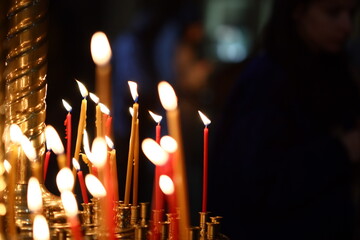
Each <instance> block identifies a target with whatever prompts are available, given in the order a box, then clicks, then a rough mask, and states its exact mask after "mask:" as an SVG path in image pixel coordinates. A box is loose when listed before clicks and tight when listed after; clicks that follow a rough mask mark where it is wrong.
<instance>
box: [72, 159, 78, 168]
mask: <svg viewBox="0 0 360 240" xmlns="http://www.w3.org/2000/svg"><path fill="white" fill-rule="evenodd" d="M72 164H73V166H74V168H75V169H76V170H77V171H79V170H80V164H79V162H78V160H76V159H75V158H73V159H72Z"/></svg>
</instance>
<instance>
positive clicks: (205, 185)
mask: <svg viewBox="0 0 360 240" xmlns="http://www.w3.org/2000/svg"><path fill="white" fill-rule="evenodd" d="M198 112H199V115H200V117H201V120H202V121H203V123H204V126H205V127H204V165H203V192H202V212H206V211H207V192H208V148H209V129H208V125H209V124H210V123H211V121H210V119H208V118H207V117H206V116H205V115H204V114H203V113H202V112H200V111H198Z"/></svg>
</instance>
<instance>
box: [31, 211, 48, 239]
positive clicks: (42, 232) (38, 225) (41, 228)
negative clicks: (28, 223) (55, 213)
mask: <svg viewBox="0 0 360 240" xmlns="http://www.w3.org/2000/svg"><path fill="white" fill-rule="evenodd" d="M33 236H34V240H49V239H50V231H49V225H48V223H47V220H46V218H45V217H44V216H43V215H41V214H37V215H36V216H35V218H34V224H33Z"/></svg>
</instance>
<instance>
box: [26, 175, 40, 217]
mask: <svg viewBox="0 0 360 240" xmlns="http://www.w3.org/2000/svg"><path fill="white" fill-rule="evenodd" d="M27 205H28V208H29V210H30V211H32V212H39V211H40V210H41V209H42V206H43V202H42V193H41V188H40V183H39V181H38V180H37V178H35V177H31V178H30V179H29V182H28V188H27Z"/></svg>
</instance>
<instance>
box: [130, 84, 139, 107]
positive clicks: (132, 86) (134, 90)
mask: <svg viewBox="0 0 360 240" xmlns="http://www.w3.org/2000/svg"><path fill="white" fill-rule="evenodd" d="M128 84H129V88H130V92H131V96H132V98H133V100H134V102H137V99H138V97H139V95H138V92H137V83H136V82H133V81H128Z"/></svg>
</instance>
